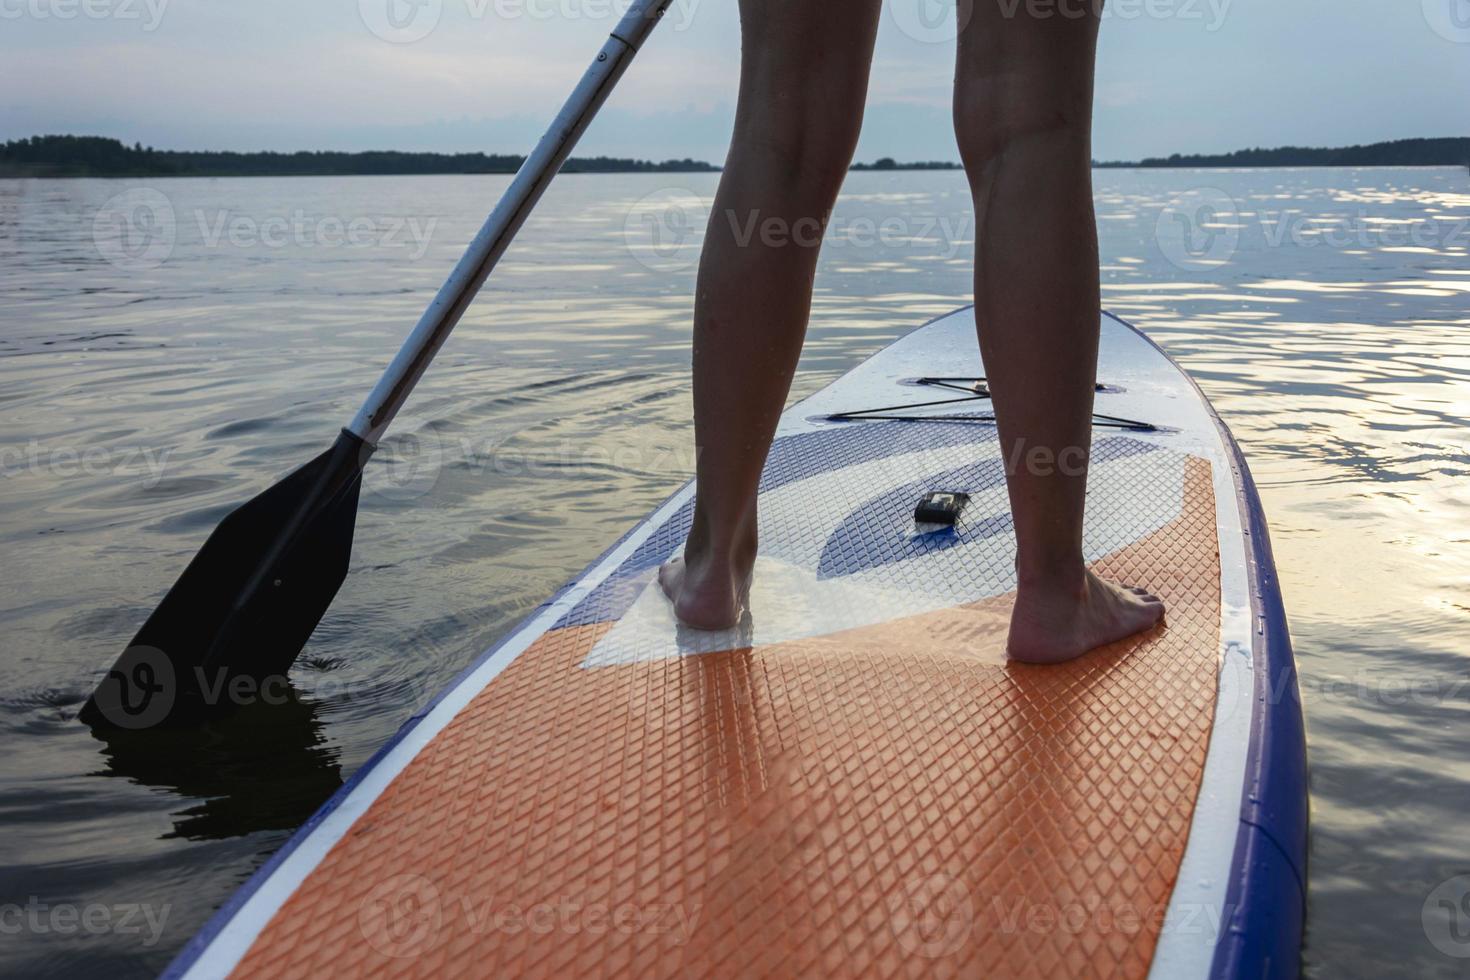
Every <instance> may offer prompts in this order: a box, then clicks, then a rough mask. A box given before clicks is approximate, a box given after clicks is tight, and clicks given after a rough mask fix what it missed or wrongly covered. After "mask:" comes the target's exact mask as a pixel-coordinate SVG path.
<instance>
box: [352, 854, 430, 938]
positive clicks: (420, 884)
mask: <svg viewBox="0 0 1470 980" xmlns="http://www.w3.org/2000/svg"><path fill="white" fill-rule="evenodd" d="M443 925H444V907H443V902H442V901H441V900H440V895H439V889H438V887H437V886H436V885H435V884H434V883H433V882H432V881H430V880H429V879H428V878H425V877H424V876H423V875H415V874H401V875H394V876H393V877H392V878H389V879H388V880H386V881H383V882H380V883H379V884H378V885H377V886H376V887H374V888H373V889H372V890H371V891H370V892H368V893H367V896H366V897H365V898H363V900H362V904H361V905H360V906H358V909H357V928H358V931H359V932H361V933H362V937H363V938H364V939H366V940H367V941H368V945H369V946H371V947H372V948H373V949H375V950H377V951H378V952H379V953H382V954H383V955H384V956H391V957H393V958H394V959H407V958H409V957H413V956H419V955H421V954H423V953H425V952H427V951H428V950H429V948H430V947H432V946H433V945H434V943H436V942H437V941H438V939H439V933H440V931H441V929H442V928H443Z"/></svg>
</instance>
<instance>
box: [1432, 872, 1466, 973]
mask: <svg viewBox="0 0 1470 980" xmlns="http://www.w3.org/2000/svg"><path fill="white" fill-rule="evenodd" d="M1420 919H1421V921H1422V923H1423V925H1424V935H1425V936H1426V937H1427V938H1428V939H1429V941H1430V943H1432V944H1433V945H1434V948H1435V949H1437V950H1439V951H1440V952H1441V953H1443V954H1444V955H1446V956H1450V957H1454V958H1455V959H1461V960H1463V959H1470V874H1462V875H1455V876H1454V877H1453V878H1446V879H1445V880H1444V881H1441V882H1440V883H1439V884H1438V885H1436V886H1435V888H1434V891H1432V892H1430V893H1429V897H1428V898H1426V899H1425V900H1424V908H1423V909H1422V910H1421V912H1420Z"/></svg>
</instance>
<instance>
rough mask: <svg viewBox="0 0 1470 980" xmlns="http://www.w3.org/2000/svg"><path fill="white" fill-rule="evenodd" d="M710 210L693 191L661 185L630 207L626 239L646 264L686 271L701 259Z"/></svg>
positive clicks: (661, 269)
mask: <svg viewBox="0 0 1470 980" xmlns="http://www.w3.org/2000/svg"><path fill="white" fill-rule="evenodd" d="M709 212H710V207H709V205H708V204H707V203H706V202H705V200H704V199H703V198H702V197H700V196H699V195H698V194H695V193H694V192H693V191H690V190H687V189H685V188H682V187H662V188H659V189H658V190H656V191H654V192H653V193H651V194H645V195H644V196H643V197H641V198H639V200H638V201H637V202H636V203H635V204H634V205H633V206H632V207H631V208H629V209H628V214H627V216H626V217H625V218H624V219H623V242H624V244H625V245H626V246H627V248H628V251H629V253H631V254H632V256H633V258H635V259H637V260H638V263H639V264H640V265H642V266H644V267H645V268H647V269H651V270H653V271H654V272H682V271H683V270H685V269H688V268H690V267H692V266H693V265H694V264H695V263H697V262H698V261H699V251H700V247H701V245H702V244H703V242H704V229H705V225H706V224H708V222H709Z"/></svg>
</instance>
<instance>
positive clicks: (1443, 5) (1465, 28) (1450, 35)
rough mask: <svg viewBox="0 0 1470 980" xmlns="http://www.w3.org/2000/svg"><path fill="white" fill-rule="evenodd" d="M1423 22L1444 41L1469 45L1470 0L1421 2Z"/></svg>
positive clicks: (1425, 0)
mask: <svg viewBox="0 0 1470 980" xmlns="http://www.w3.org/2000/svg"><path fill="white" fill-rule="evenodd" d="M1422 3H1423V8H1424V20H1425V22H1426V23H1427V24H1428V25H1429V27H1430V29H1431V30H1433V31H1434V33H1436V34H1438V35H1439V36H1440V37H1442V38H1444V39H1445V40H1446V41H1454V42H1455V43H1456V44H1470V0H1422Z"/></svg>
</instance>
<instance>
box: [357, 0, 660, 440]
mask: <svg viewBox="0 0 1470 980" xmlns="http://www.w3.org/2000/svg"><path fill="white" fill-rule="evenodd" d="M670 2H671V0H633V4H632V6H630V7H629V9H628V12H627V14H625V15H624V17H623V19H622V20H621V21H619V22H618V26H617V28H616V29H615V30H614V31H613V32H612V34H611V35H609V36H608V39H607V42H606V43H605V44H604V45H603V46H602V50H601V51H599V52H598V53H597V58H596V60H594V61H593V62H592V66H591V67H590V68H588V69H587V73H586V74H585V75H583V76H582V81H581V82H580V83H578V85H577V87H576V89H575V90H573V92H572V94H571V96H570V97H569V98H568V99H567V101H566V104H565V105H563V106H562V108H561V112H559V113H557V116H556V119H555V120H553V121H552V123H551V128H550V129H548V130H547V131H546V135H544V136H542V137H541V141H540V142H539V143H537V144H536V148H535V149H534V150H532V151H531V155H530V156H528V157H526V162H525V163H523V164H521V169H520V170H519V171H518V172H517V173H516V177H515V180H513V181H512V182H511V185H510V187H509V188H507V189H506V192H505V194H504V196H502V197H501V199H500V203H499V204H497V205H496V206H495V210H494V211H493V212H491V214H490V217H489V218H488V219H487V220H486V222H485V225H484V227H483V228H481V229H480V232H479V234H477V235H476V236H475V239H474V241H472V242H471V243H470V247H469V250H468V251H466V252H465V255H464V258H462V259H460V260H459V264H458V265H457V266H455V267H454V271H453V272H452V273H450V275H449V279H448V280H447V281H446V282H445V283H444V285H443V287H442V288H440V290H439V294H438V295H437V296H435V297H434V301H433V302H432V303H430V304H429V308H428V309H427V310H425V311H424V315H423V317H422V318H421V319H420V320H419V322H418V326H416V327H414V329H413V333H412V334H410V335H409V337H408V340H407V341H405V342H404V344H403V348H402V349H401V350H400V351H399V352H398V356H397V357H395V358H393V363H392V364H390V365H388V370H387V371H385V372H384V373H383V377H382V379H381V380H379V381H378V384H377V386H376V387H375V388H373V390H372V394H370V395H368V398H367V401H366V402H364V403H363V406H362V409H361V410H360V411H359V412H358V413H357V416H356V417H355V418H354V419H353V420H352V422H351V423H350V424H349V425H348V426H347V430H348V431H349V432H351V433H353V434H354V435H356V436H358V437H359V438H361V439H363V440H364V441H365V442H367V443H368V444H369V445H373V446H376V445H377V444H378V441H379V440H380V439H381V438H382V437H383V433H384V432H385V431H387V428H388V426H389V424H390V423H391V422H392V421H393V418H394V416H396V415H397V414H398V410H399V409H400V408H402V407H403V403H404V402H405V401H407V400H408V396H409V393H410V392H412V391H413V388H414V385H416V384H418V381H419V378H421V377H422V376H423V373H424V371H425V370H426V369H427V368H428V366H429V362H431V361H432V360H433V359H434V355H435V354H437V353H439V348H440V347H442V346H444V341H445V340H447V339H448V338H449V334H450V331H452V330H453V329H454V327H455V324H457V323H459V319H460V317H461V316H463V315H464V311H465V310H466V309H467V308H468V307H469V305H470V303H471V301H473V300H474V298H475V294H476V293H478V292H479V291H480V287H481V286H482V285H483V284H484V282H485V279H486V277H488V276H489V275H490V270H492V269H494V268H495V264H496V263H497V262H498V261H500V257H501V255H503V254H505V250H506V247H507V246H509V245H510V243H511V239H513V238H515V234H516V232H517V231H519V230H520V228H521V225H522V224H524V223H525V221H526V218H527V217H528V216H529V215H530V213H531V209H532V208H534V207H535V206H536V202H537V201H539V200H540V199H541V195H542V193H543V192H544V191H545V190H546V188H547V185H549V184H550V183H551V179H552V178H553V177H555V176H556V173H557V171H558V170H560V169H561V166H562V164H563V163H565V162H566V159H567V157H568V156H569V155H570V154H571V152H572V148H573V147H575V146H576V145H577V140H578V139H580V138H581V136H582V133H583V132H584V131H585V130H586V129H587V126H588V124H589V123H591V122H592V117H593V116H595V115H597V110H598V109H600V108H602V104H603V102H605V101H606V100H607V97H608V95H609V94H611V92H612V90H613V86H614V85H616V84H617V82H618V79H619V78H621V77H622V74H623V72H624V71H625V70H627V67H628V65H629V64H631V63H632V61H633V56H634V55H635V54H637V53H638V48H639V46H640V45H641V44H642V43H643V41H644V39H645V38H647V37H648V34H649V32H650V31H652V30H653V27H654V25H655V24H657V23H658V21H659V18H660V17H662V16H663V13H664V9H665V8H666V7H667V6H668V5H669V3H670Z"/></svg>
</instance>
